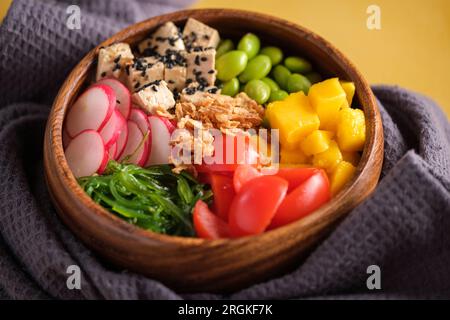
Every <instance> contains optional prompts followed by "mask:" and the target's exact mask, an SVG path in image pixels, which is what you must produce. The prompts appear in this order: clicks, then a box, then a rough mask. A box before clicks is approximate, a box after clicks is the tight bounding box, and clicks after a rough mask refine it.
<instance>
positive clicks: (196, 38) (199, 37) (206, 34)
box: [183, 18, 220, 51]
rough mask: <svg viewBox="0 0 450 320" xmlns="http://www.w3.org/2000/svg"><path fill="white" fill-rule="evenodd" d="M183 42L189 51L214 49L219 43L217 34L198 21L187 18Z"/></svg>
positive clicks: (214, 30)
mask: <svg viewBox="0 0 450 320" xmlns="http://www.w3.org/2000/svg"><path fill="white" fill-rule="evenodd" d="M183 40H184V43H185V45H186V47H187V49H188V50H189V51H193V50H195V48H202V49H205V48H216V47H217V45H218V44H219V41H220V36H219V32H218V31H217V30H216V29H214V28H211V27H209V26H207V25H206V24H204V23H201V22H200V21H198V20H195V19H193V18H189V19H188V21H187V22H186V25H185V26H184V30H183Z"/></svg>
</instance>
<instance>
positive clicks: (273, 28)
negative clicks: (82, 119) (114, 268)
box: [44, 9, 383, 292]
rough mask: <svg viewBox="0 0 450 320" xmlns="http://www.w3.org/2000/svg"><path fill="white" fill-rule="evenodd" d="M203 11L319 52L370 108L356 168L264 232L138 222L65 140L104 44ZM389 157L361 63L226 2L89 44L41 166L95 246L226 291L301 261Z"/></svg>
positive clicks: (168, 279) (60, 99) (59, 101)
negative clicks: (113, 203)
mask: <svg viewBox="0 0 450 320" xmlns="http://www.w3.org/2000/svg"><path fill="white" fill-rule="evenodd" d="M188 17H194V18H196V19H199V20H201V21H203V22H205V23H207V24H209V25H211V26H213V27H215V28H217V29H218V30H219V31H220V33H221V35H222V36H226V37H233V38H238V37H239V36H241V35H243V34H244V33H246V32H249V31H251V32H255V33H257V34H258V35H260V36H261V37H262V39H263V42H264V43H272V44H277V45H278V46H281V47H282V48H283V49H284V50H285V51H286V52H289V53H296V54H299V55H302V56H305V57H307V58H308V59H310V60H311V61H313V63H314V65H315V66H316V68H317V69H318V70H320V71H321V72H323V73H324V74H325V75H333V76H336V75H337V76H339V77H340V78H342V79H346V80H351V81H353V82H354V83H355V85H356V97H355V98H356V101H358V103H359V104H360V106H362V109H363V110H364V113H365V116H366V130H367V134H366V137H367V138H366V139H367V140H366V145H365V148H364V151H363V155H362V158H361V161H360V164H359V166H358V168H357V174H356V175H355V177H354V178H353V180H352V181H350V182H349V183H348V184H347V185H346V187H345V188H344V189H343V190H342V191H341V192H340V193H339V194H338V195H337V196H336V197H335V198H334V199H333V200H332V201H330V202H329V203H328V204H326V205H325V206H323V207H322V208H320V209H319V210H317V211H316V212H314V213H313V214H311V215H309V216H307V217H306V218H304V219H302V220H299V221H297V222H295V223H292V224H290V225H287V226H284V227H281V228H278V229H275V230H272V231H269V232H266V233H264V234H261V235H258V236H251V237H245V238H240V239H233V240H226V239H224V240H214V241H209V240H203V239H196V238H181V237H173V236H167V235H161V234H156V233H152V232H149V231H145V230H142V229H139V228H137V227H135V226H133V225H131V224H128V223H127V222H125V221H123V220H121V219H120V218H118V217H116V216H114V215H113V214H111V213H109V212H108V211H106V210H105V209H103V208H102V207H100V206H98V205H97V204H95V203H94V202H93V201H92V200H91V199H90V198H89V197H88V196H87V195H86V194H85V193H84V191H83V190H82V189H81V188H80V187H79V185H78V183H77V182H76V180H75V178H74V176H73V175H72V173H71V171H70V169H69V167H68V165H67V162H66V160H65V156H64V150H63V147H62V135H61V133H62V127H63V122H64V117H65V114H66V111H67V109H68V107H69V106H70V105H71V104H72V103H73V102H74V99H75V98H76V97H77V96H78V94H79V92H80V90H81V89H82V88H83V86H85V85H86V82H87V81H89V79H90V77H91V76H92V73H93V70H94V68H95V63H96V55H97V52H98V50H99V48H100V47H101V46H107V45H110V44H112V43H114V42H121V41H124V42H128V43H130V44H132V45H133V44H136V42H137V41H139V40H141V39H143V38H145V36H146V35H148V34H149V33H150V31H151V30H153V29H155V28H156V27H157V26H158V25H160V24H162V23H164V22H166V21H174V22H175V23H176V24H178V25H182V24H183V23H184V22H185V21H186V19H187V18H188ZM382 159H383V131H382V123H381V118H380V114H379V110H378V107H377V105H376V102H375V98H374V95H373V93H372V91H371V89H370V87H369V85H368V84H367V82H366V81H365V79H364V77H363V76H362V75H361V74H360V72H359V71H358V70H357V69H356V67H355V66H354V65H353V64H352V63H351V62H350V61H349V60H348V59H347V58H346V57H345V56H344V55H343V54H342V53H340V52H339V50H337V49H336V48H335V47H334V46H333V45H331V44H330V43H328V42H327V41H325V40H324V39H322V38H321V37H320V36H318V35H316V34H314V33H313V32H311V31H309V30H307V29H305V28H303V27H301V26H298V25H295V24H293V23H290V22H287V21H284V20H282V19H278V18H275V17H272V16H268V15H263V14H259V13H254V12H247V11H240V10H224V9H205V10H186V11H179V12H175V13H171V14H167V15H162V16H158V17H155V18H152V19H149V20H146V21H143V22H141V23H138V24H135V25H133V26H131V27H129V28H127V29H124V30H123V31H121V32H119V33H118V34H116V35H114V36H112V37H111V38H109V39H108V40H106V41H105V42H103V43H101V44H100V45H99V46H98V47H96V48H95V49H93V50H92V51H91V52H89V53H88V54H87V55H86V56H85V57H84V58H83V59H82V60H81V61H80V63H79V64H78V65H77V66H76V67H75V68H74V69H73V71H72V72H71V73H70V75H69V76H68V78H67V79H66V81H65V82H64V84H63V86H62V87H61V89H60V91H59V93H58V95H57V97H56V99H55V101H54V104H53V107H52V110H51V113H50V116H49V119H48V122H47V127H46V133H45V143H44V166H45V175H46V179H47V184H48V187H49V190H50V193H51V195H52V200H53V203H54V205H55V207H56V209H57V211H58V213H59V215H60V217H61V219H62V220H63V221H64V222H65V224H66V225H67V226H68V227H69V228H70V229H71V230H72V231H73V232H74V233H75V234H76V235H77V236H78V237H79V238H80V239H81V240H82V241H83V242H84V243H85V244H86V245H87V246H88V247H90V248H92V249H93V250H95V251H96V252H97V253H98V254H99V255H101V256H103V257H104V258H106V259H108V260H110V261H112V262H113V263H115V264H117V265H118V266H121V267H123V268H126V269H128V270H132V271H135V272H139V273H142V274H144V275H147V276H149V277H152V278H154V279H157V280H160V281H162V282H163V283H165V284H167V285H169V286H170V287H172V288H174V289H177V290H178V291H180V292H204V291H209V292H229V291H232V290H236V289H239V288H243V287H245V286H248V285H250V284H254V283H256V282H259V281H263V280H266V279H269V278H270V277H273V276H277V275H280V274H282V273H283V272H286V271H288V270H290V269H292V268H293V267H294V266H297V265H298V264H299V262H300V261H301V259H302V257H304V256H305V255H306V254H307V252H308V251H309V250H311V248H312V247H313V246H314V245H316V244H317V243H318V241H320V240H321V239H322V238H323V237H324V236H325V235H327V234H328V233H329V232H330V230H332V229H333V227H334V226H335V224H336V222H338V221H339V220H340V219H342V218H343V217H344V216H345V215H346V214H347V213H348V212H349V211H350V210H351V209H353V208H354V207H355V206H356V205H358V204H359V203H361V202H362V201H363V200H364V199H365V198H366V197H367V196H368V195H370V193H371V192H372V191H373V189H374V188H375V186H376V184H377V182H378V178H379V175H380V171H381V165H382Z"/></svg>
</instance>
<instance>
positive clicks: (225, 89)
mask: <svg viewBox="0 0 450 320" xmlns="http://www.w3.org/2000/svg"><path fill="white" fill-rule="evenodd" d="M238 93H239V80H238V79H237V78H233V79H231V80H230V81H227V82H225V83H224V84H223V86H222V94H224V95H227V96H230V97H234V96H235V95H237V94H238Z"/></svg>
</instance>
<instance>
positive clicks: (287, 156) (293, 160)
mask: <svg viewBox="0 0 450 320" xmlns="http://www.w3.org/2000/svg"><path fill="white" fill-rule="evenodd" d="M308 161H309V158H308V157H307V156H306V155H305V154H304V153H303V152H302V151H301V150H289V149H286V148H281V150H280V163H283V164H306V163H308Z"/></svg>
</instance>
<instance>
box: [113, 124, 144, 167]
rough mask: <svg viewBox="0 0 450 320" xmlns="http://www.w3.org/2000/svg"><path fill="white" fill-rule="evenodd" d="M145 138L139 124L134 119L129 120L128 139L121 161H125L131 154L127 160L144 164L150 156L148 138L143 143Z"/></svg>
mask: <svg viewBox="0 0 450 320" xmlns="http://www.w3.org/2000/svg"><path fill="white" fill-rule="evenodd" d="M143 139H144V134H143V133H142V131H141V129H139V126H138V125H137V124H136V123H135V122H134V121H131V120H128V141H127V144H126V146H125V150H124V151H123V152H122V155H121V156H120V158H119V161H123V160H124V159H125V157H128V156H131V157H130V158H129V159H128V160H127V161H126V162H127V163H134V164H136V165H138V166H143V165H144V164H145V162H146V161H147V158H148V140H146V141H145V142H144V143H142V141H143ZM139 146H140V147H139ZM138 147H139V149H138ZM136 149H137V151H136Z"/></svg>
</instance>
